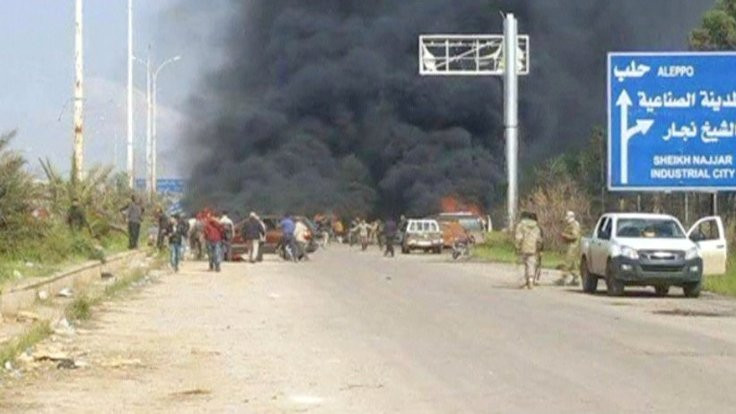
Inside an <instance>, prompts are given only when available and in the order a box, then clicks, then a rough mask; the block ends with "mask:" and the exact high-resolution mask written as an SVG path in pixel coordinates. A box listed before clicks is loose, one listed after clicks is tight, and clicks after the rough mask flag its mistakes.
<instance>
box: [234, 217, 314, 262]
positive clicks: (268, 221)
mask: <svg viewBox="0 0 736 414" xmlns="http://www.w3.org/2000/svg"><path fill="white" fill-rule="evenodd" d="M281 219H282V217H280V216H263V217H261V221H263V224H264V225H265V226H266V240H265V241H264V242H263V244H262V245H261V250H260V252H261V253H263V254H274V253H276V250H277V249H278V247H279V246H280V245H281V239H282V238H283V235H282V232H281V228H280V227H279V223H281ZM294 220H297V221H301V222H303V223H304V224H305V225H306V226H307V228H308V229H309V233H308V234H307V240H308V243H307V253H313V252H314V251H316V250H317V248H318V247H319V246H318V244H317V241H316V240H314V237H313V235H314V234H315V232H316V228H317V227H316V225H315V224H314V223H313V222H312V221H311V220H309V219H308V218H306V217H302V216H296V217H294ZM244 224H245V220H243V221H240V222H238V223H236V224H235V237H234V238H233V243H232V250H233V257H234V258H236V259H237V258H239V257H241V256H242V255H247V254H248V251H249V249H250V246H248V245H247V244H246V243H245V240H244V239H243V236H242V234H241V231H242V229H243V225H244Z"/></svg>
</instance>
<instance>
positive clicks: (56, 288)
mask: <svg viewBox="0 0 736 414" xmlns="http://www.w3.org/2000/svg"><path fill="white" fill-rule="evenodd" d="M147 255H148V252H147V251H145V250H136V251H130V252H123V253H118V254H115V255H112V256H110V257H107V258H106V259H105V262H104V263H102V262H100V261H98V260H92V261H88V262H85V263H82V264H79V265H77V266H74V267H72V268H69V269H65V270H63V271H61V272H58V273H54V274H53V275H51V276H48V277H43V278H41V277H36V278H29V279H24V280H21V281H20V282H19V283H18V284H16V285H12V286H10V287H6V288H5V289H4V290H3V291H2V292H0V315H2V316H10V317H12V316H15V315H16V314H17V313H18V311H20V310H23V309H27V308H30V307H32V306H33V304H34V303H35V302H36V298H38V292H39V291H42V290H43V291H46V292H48V295H49V297H54V296H56V295H57V294H58V293H59V292H60V291H61V290H62V289H65V288H70V289H72V290H73V291H74V292H75V293H78V292H82V291H84V289H85V288H86V287H87V286H89V285H90V284H92V283H94V282H95V281H97V280H100V278H101V277H102V274H103V273H105V272H109V273H113V274H114V273H117V272H119V271H121V270H122V269H124V268H127V267H129V266H130V264H131V263H135V262H138V261H141V260H143V259H145V257H146V256H147Z"/></svg>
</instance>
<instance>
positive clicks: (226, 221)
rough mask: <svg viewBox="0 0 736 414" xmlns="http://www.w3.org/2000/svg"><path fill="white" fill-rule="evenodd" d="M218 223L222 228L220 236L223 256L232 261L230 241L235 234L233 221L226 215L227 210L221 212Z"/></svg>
mask: <svg viewBox="0 0 736 414" xmlns="http://www.w3.org/2000/svg"><path fill="white" fill-rule="evenodd" d="M220 224H222V228H223V234H222V236H223V238H222V253H223V256H224V257H225V261H228V262H230V261H232V260H233V257H232V242H233V237H234V236H235V224H233V221H232V220H231V219H230V217H228V216H227V211H223V212H222V217H220Z"/></svg>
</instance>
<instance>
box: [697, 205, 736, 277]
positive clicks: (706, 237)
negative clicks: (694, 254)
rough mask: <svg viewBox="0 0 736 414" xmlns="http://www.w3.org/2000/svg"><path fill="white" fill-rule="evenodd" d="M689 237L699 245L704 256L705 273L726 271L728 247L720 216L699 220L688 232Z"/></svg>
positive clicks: (711, 273) (720, 273) (712, 273)
mask: <svg viewBox="0 0 736 414" xmlns="http://www.w3.org/2000/svg"><path fill="white" fill-rule="evenodd" d="M687 237H688V238H689V239H690V240H692V241H693V242H695V244H697V245H698V249H699V250H700V255H701V256H702V257H703V275H722V274H725V273H726V259H727V258H728V247H727V244H726V232H725V231H724V228H723V221H722V220H721V218H720V217H717V216H712V217H704V218H702V219H700V220H698V221H697V222H696V223H695V224H693V226H692V227H691V228H690V231H688V232H687Z"/></svg>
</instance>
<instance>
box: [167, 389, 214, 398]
mask: <svg viewBox="0 0 736 414" xmlns="http://www.w3.org/2000/svg"><path fill="white" fill-rule="evenodd" d="M209 394H212V391H211V390H208V389H204V388H194V389H191V390H186V391H178V392H172V393H171V394H169V395H170V396H172V397H191V396H195V395H209Z"/></svg>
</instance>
